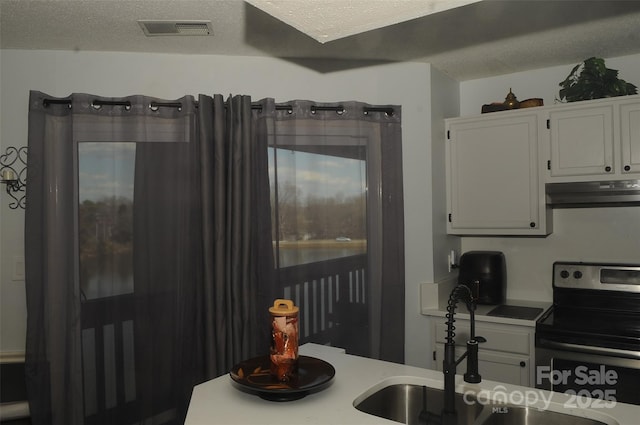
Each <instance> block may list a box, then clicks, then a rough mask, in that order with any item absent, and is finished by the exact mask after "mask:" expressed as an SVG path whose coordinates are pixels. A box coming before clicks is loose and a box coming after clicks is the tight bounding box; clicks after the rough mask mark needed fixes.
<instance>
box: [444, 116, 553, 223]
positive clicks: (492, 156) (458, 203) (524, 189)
mask: <svg viewBox="0 0 640 425" xmlns="http://www.w3.org/2000/svg"><path fill="white" fill-rule="evenodd" d="M447 138H448V140H447V142H446V143H447V150H446V152H447V200H448V202H447V204H448V212H449V216H448V218H447V219H448V222H447V230H448V233H450V234H460V235H464V234H492V235H525V234H529V235H532V234H534V235H535V234H547V232H546V229H545V223H546V221H545V220H546V217H545V216H544V208H545V205H544V198H543V197H541V196H540V195H541V184H540V179H539V176H540V174H539V169H538V117H537V115H536V114H535V113H532V114H526V115H525V114H512V115H510V116H508V117H501V118H498V117H488V116H483V117H481V118H473V119H455V120H449V121H448V123H447ZM543 195H544V194H543Z"/></svg>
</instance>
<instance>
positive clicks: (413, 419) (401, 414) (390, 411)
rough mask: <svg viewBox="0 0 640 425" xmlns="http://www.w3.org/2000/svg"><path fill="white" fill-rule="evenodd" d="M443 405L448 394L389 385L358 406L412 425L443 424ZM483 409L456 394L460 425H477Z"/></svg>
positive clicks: (410, 385) (363, 410) (428, 389)
mask: <svg viewBox="0 0 640 425" xmlns="http://www.w3.org/2000/svg"><path fill="white" fill-rule="evenodd" d="M425 398H426V409H425V408H424V407H425ZM443 406H444V391H442V390H439V389H436V388H430V387H425V386H422V385H416V384H393V385H389V386H387V387H384V388H381V389H380V390H378V391H376V392H374V393H373V394H371V395H369V396H368V397H366V398H365V399H363V400H362V401H360V402H357V403H354V407H355V408H356V409H358V410H360V411H362V412H365V413H368V414H370V415H375V416H378V417H381V418H385V419H390V420H392V421H396V422H400V423H403V424H409V425H413V424H415V425H418V424H420V425H426V424H429V425H431V424H434V425H435V424H439V423H441V421H440V419H439V418H440V414H441V412H442V408H443ZM482 409H483V407H482V405H481V404H478V403H471V404H469V403H465V400H464V399H463V396H462V395H461V394H456V412H457V414H458V424H459V425H468V424H473V423H474V421H475V419H476V418H477V417H478V415H479V414H480V412H481V411H482Z"/></svg>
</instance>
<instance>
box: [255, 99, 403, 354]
mask: <svg viewBox="0 0 640 425" xmlns="http://www.w3.org/2000/svg"><path fill="white" fill-rule="evenodd" d="M263 114H264V115H266V116H268V117H269V125H268V134H269V146H270V149H271V154H272V157H273V158H272V164H271V167H272V169H274V170H276V171H275V173H272V174H271V178H272V180H273V181H272V182H271V184H272V188H271V191H272V197H273V198H274V199H275V201H272V203H273V205H274V207H275V208H276V209H277V211H275V212H274V214H273V217H275V218H274V219H273V221H274V222H273V228H274V235H273V239H274V241H275V243H276V250H275V251H276V255H275V257H276V263H277V264H276V266H277V284H276V285H275V286H276V288H277V291H279V292H278V295H279V296H285V297H290V298H293V299H294V300H295V302H296V304H298V305H300V306H301V312H300V314H301V341H302V342H316V343H321V344H331V345H335V346H339V347H342V348H345V349H346V350H347V352H348V353H353V354H357V355H362V356H367V357H372V358H379V359H384V360H389V361H394V362H398V363H402V362H404V213H403V189H402V188H403V185H402V132H401V108H400V106H397V105H396V106H375V107H373V106H372V105H367V104H363V103H360V102H354V101H348V102H340V103H316V102H311V101H303V100H297V101H291V102H286V103H282V104H274V103H273V102H271V103H268V104H265V108H264V110H263ZM296 158H297V160H296ZM347 168H351V169H353V168H355V169H356V170H355V174H354V170H351V172H348V171H347ZM292 169H296V171H295V172H292V171H291V170H292ZM358 169H360V171H359V172H360V174H361V175H362V177H361V178H359V177H358V176H357V175H356V174H357V173H358ZM311 176H313V178H312V180H313V185H310V184H309V180H311ZM359 179H360V180H362V183H361V184H360V186H361V190H360V191H357V190H356V191H352V192H349V187H350V186H352V185H353V184H354V183H358V182H357V180H359ZM288 212H289V213H288Z"/></svg>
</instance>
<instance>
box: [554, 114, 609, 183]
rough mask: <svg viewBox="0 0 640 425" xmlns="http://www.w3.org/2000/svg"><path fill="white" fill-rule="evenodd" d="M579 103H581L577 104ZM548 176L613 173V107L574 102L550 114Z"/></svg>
mask: <svg viewBox="0 0 640 425" xmlns="http://www.w3.org/2000/svg"><path fill="white" fill-rule="evenodd" d="M580 103H582V102H580ZM547 127H548V128H549V130H550V141H551V158H550V175H551V177H558V176H586V175H596V176H600V175H606V174H613V173H614V172H615V165H614V161H613V139H614V134H613V105H612V104H606V105H600V104H596V105H592V104H588V105H585V104H579V103H576V106H575V107H563V108H560V109H556V110H551V111H549V118H548V124H547Z"/></svg>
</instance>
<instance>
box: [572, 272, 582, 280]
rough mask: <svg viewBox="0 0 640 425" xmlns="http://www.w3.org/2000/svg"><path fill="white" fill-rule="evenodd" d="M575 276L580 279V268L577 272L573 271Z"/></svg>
mask: <svg viewBox="0 0 640 425" xmlns="http://www.w3.org/2000/svg"><path fill="white" fill-rule="evenodd" d="M573 277H574V278H575V279H580V278H581V277H582V272H581V271H580V270H576V271H575V272H573Z"/></svg>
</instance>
